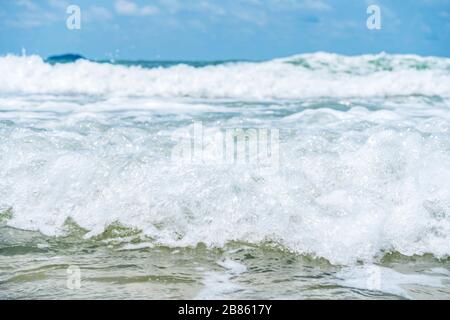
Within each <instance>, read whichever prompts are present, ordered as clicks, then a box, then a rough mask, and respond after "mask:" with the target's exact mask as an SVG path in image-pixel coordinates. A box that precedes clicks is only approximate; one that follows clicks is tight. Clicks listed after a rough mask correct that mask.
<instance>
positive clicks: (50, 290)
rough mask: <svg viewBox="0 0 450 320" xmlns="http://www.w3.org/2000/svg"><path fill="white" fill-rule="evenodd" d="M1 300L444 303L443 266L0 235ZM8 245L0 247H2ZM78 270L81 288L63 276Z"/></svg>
mask: <svg viewBox="0 0 450 320" xmlns="http://www.w3.org/2000/svg"><path fill="white" fill-rule="evenodd" d="M0 231H1V234H2V238H1V240H2V248H1V249H0V262H1V263H0V266H1V268H0V286H1V289H2V290H1V291H0V292H1V293H0V297H1V298H2V299H5V298H6V299H28V298H32V299H449V298H450V281H449V275H450V271H449V270H448V261H446V260H443V261H437V260H436V259H434V258H433V257H431V256H425V257H409V258H408V257H403V256H400V255H392V256H387V257H385V258H384V259H383V260H382V261H380V262H379V263H377V264H376V265H364V264H358V265H355V266H352V267H344V266H333V265H331V264H329V263H328V262H327V261H325V260H323V259H314V258H312V257H308V256H299V255H298V254H295V253H290V252H287V251H285V250H283V249H281V248H278V247H276V246H274V245H273V244H266V245H259V246H255V245H251V244H245V243H230V244H229V245H227V246H225V247H224V248H221V249H207V248H206V247H205V246H203V245H199V246H197V247H196V248H168V247H154V248H139V247H140V245H139V244H136V245H135V246H133V245H130V244H128V243H123V242H122V241H125V240H124V239H121V240H118V239H115V240H112V239H103V240H98V241H86V240H82V239H80V238H77V237H76V236H70V237H64V238H60V239H55V238H48V237H44V236H42V235H39V234H38V233H32V232H24V231H19V230H14V229H11V228H2V229H0ZM8 241H12V242H13V243H11V244H9V245H5V242H6V243H7V242H8ZM73 267H77V268H79V270H80V279H81V282H80V287H79V288H78V287H73V286H71V285H70V283H69V284H68V281H70V274H68V270H71V268H73Z"/></svg>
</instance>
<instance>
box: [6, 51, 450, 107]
mask: <svg viewBox="0 0 450 320" xmlns="http://www.w3.org/2000/svg"><path fill="white" fill-rule="evenodd" d="M449 69H450V59H446V58H435V57H430V58H423V57H418V56H396V55H386V54H380V55H367V56H359V57H343V56H339V55H334V54H325V53H318V54H314V55H300V56H294V57H291V58H287V59H278V60H273V61H268V62H261V63H249V62H247V63H243V62H241V63H229V64H222V65H212V66H206V67H202V68H194V67H191V66H187V65H177V66H173V67H170V68H156V69H143V68H140V67H125V66H118V65H110V64H100V63H94V62H89V61H86V60H79V61H77V62H75V63H71V64H58V65H49V64H47V63H45V62H44V61H43V60H42V59H41V58H40V57H38V56H28V57H18V56H6V57H1V58H0V74H1V75H2V76H1V78H0V93H3V94H7V93H8V94H9V93H14V94H17V93H23V94H31V93H34V94H83V95H104V96H108V97H109V96H112V95H113V96H128V95H134V96H136V95H138V96H151V97H191V98H237V99H245V100H262V99H299V98H308V97H309V98H310V97H323V96H333V97H369V96H398V95H440V96H449V95H450V73H449Z"/></svg>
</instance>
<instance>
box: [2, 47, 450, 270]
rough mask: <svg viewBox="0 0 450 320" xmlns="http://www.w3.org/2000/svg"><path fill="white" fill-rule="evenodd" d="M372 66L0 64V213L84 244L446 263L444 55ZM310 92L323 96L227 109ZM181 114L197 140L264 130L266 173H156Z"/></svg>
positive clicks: (448, 145) (448, 141)
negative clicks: (107, 234)
mask: <svg viewBox="0 0 450 320" xmlns="http://www.w3.org/2000/svg"><path fill="white" fill-rule="evenodd" d="M372 58H373V59H375V58H377V57H372ZM372 58H371V57H368V56H365V57H354V58H343V57H339V56H334V55H324V56H320V55H319V56H317V57H316V56H313V57H307V56H301V57H294V58H290V59H288V60H276V61H271V62H265V63H259V64H257V63H239V64H229V65H221V66H210V67H205V68H198V69H195V68H192V67H188V66H178V67H172V68H168V69H152V70H146V69H140V68H126V67H122V66H112V65H107V64H96V63H92V62H86V61H79V62H76V63H74V64H68V65H57V66H50V65H47V64H45V63H43V62H42V60H41V59H40V58H38V57H14V56H9V57H4V58H0V74H1V75H2V76H1V78H0V93H1V96H0V109H1V110H3V111H2V112H0V208H12V212H13V217H12V218H11V219H9V220H8V221H7V223H8V224H9V225H10V226H13V227H18V228H21V229H29V230H39V231H40V232H42V233H44V234H48V235H60V234H62V233H63V232H64V228H63V225H64V223H65V221H66V220H67V218H69V217H70V218H72V219H73V220H74V221H75V222H76V223H77V224H79V225H80V226H81V227H83V228H85V229H87V230H88V231H89V233H88V234H87V237H89V236H93V235H97V234H99V233H101V232H103V230H104V229H105V227H107V226H108V225H110V224H111V223H113V222H120V223H121V224H123V225H126V226H130V227H133V228H138V229H140V230H142V232H143V233H144V234H145V235H146V236H148V237H150V240H148V238H147V240H146V241H150V243H154V244H163V245H167V246H196V245H197V244H199V243H205V244H207V245H208V246H218V247H221V246H224V245H225V244H227V243H228V242H230V241H234V240H237V241H247V242H251V243H261V242H267V241H270V242H275V243H277V244H279V245H281V246H283V247H284V248H286V249H288V250H291V251H294V252H297V253H300V254H303V253H305V254H311V255H314V256H317V257H323V258H326V259H328V260H329V261H330V262H332V263H336V264H352V263H355V262H357V261H358V260H362V261H374V260H377V259H378V258H379V257H382V256H383V255H384V254H385V253H386V252H400V253H402V254H404V255H414V254H418V255H421V254H426V253H431V254H433V255H434V256H436V257H440V258H443V257H448V255H449V254H450V153H449V150H450V133H449V130H448V128H449V125H450V111H449V110H450V109H449V108H450V99H449V97H448V95H449V93H450V90H449V88H450V81H449V79H450V78H449V71H448V59H440V58H420V57H408V58H406V57H403V58H402V57H398V56H382V57H378V59H381V58H383V59H385V60H386V59H387V60H388V61H390V62H389V63H390V65H389V67H386V66H384V67H383V68H385V69H386V68H387V69H389V68H393V70H391V71H387V70H378V69H377V68H380V67H378V66H374V64H373V63H367V61H368V60H370V59H372ZM299 59H303V60H305V59H306V61H309V63H310V65H308V67H304V66H301V65H300V66H299V65H292V63H293V62H295V63H297V64H298V63H300V64H302V63H304V61H299ZM308 59H309V60H308ZM402 59H403V60H402ZM328 60H330V61H331V62H330V63H335V65H333V68H326V70H323V69H321V68H322V67H321V66H322V65H323V64H324V63H319V62H317V61H322V62H324V61H328ZM377 63H378V64H380V63H381V62H377ZM383 63H388V62H383ZM345 64H347V65H345ZM417 64H419V65H420V66H421V67H417ZM424 65H425V66H426V68H425V67H424ZM344 67H345V68H344ZM358 67H359V69H358ZM336 68H337V70H335V69H336ZM340 68H343V69H340ZM355 68H356V69H358V70H357V72H356V71H355V73H354V74H349V73H348V72H349V70H355ZM370 68H373V69H374V70H372V71H371V72H369V69H370ZM422 68H424V70H422ZM317 69H318V70H317ZM330 70H331V71H330ZM372 72H375V73H372ZM375 80H377V81H375ZM367 81H368V82H367ZM70 93H72V94H74V93H77V94H76V95H69V94H70ZM60 94H63V95H60ZM90 94H94V95H95V94H99V95H101V96H102V97H97V96H90ZM416 94H418V95H430V97H424V96H415V95H416ZM136 95H138V96H139V97H136ZM145 95H148V97H145ZM385 95H388V96H390V97H384V98H383V97H378V96H385ZM398 95H401V96H402V97H394V96H398ZM434 95H438V96H439V97H435V96H434ZM164 96H167V97H170V99H168V98H163V97H164ZM180 96H189V97H191V98H202V97H203V98H205V97H208V98H217V97H222V98H225V97H226V98H228V99H231V102H232V103H231V105H230V100H228V101H227V103H221V102H217V101H216V100H213V101H211V100H204V101H203V102H201V103H199V102H198V101H197V102H186V101H185V100H182V101H181V100H180V101H174V100H173V99H175V98H177V97H180ZM316 96H327V98H326V99H324V100H323V99H309V100H303V101H301V102H284V103H282V104H279V103H278V102H273V101H272V102H269V104H267V103H262V102H260V103H256V104H249V103H244V101H243V100H246V101H248V100H252V99H256V100H258V99H275V98H296V99H297V98H301V97H309V98H311V97H316ZM349 96H356V97H358V98H356V99H355V98H349ZM431 96H433V97H431ZM190 117H193V118H194V120H202V121H204V122H205V123H204V126H205V128H206V130H211V131H212V132H214V130H216V127H219V128H234V127H239V126H244V127H253V126H257V127H266V128H277V129H279V130H280V139H281V141H280V169H279V170H277V171H270V170H269V171H267V170H260V168H258V167H256V166H252V165H241V166H239V165H231V166H226V165H210V164H208V163H206V164H203V165H198V164H195V165H194V164H180V163H173V162H171V161H170V153H171V150H172V147H173V146H174V143H175V142H174V141H173V140H172V137H173V133H174V132H176V130H181V131H183V130H184V129H185V128H188V125H189V123H190V122H191V121H192V119H191V118H190ZM208 128H209V129H208ZM183 132H184V131H183ZM3 211H4V210H3ZM2 220H4V218H2Z"/></svg>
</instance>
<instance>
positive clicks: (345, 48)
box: [0, 0, 450, 60]
mask: <svg viewBox="0 0 450 320" xmlns="http://www.w3.org/2000/svg"><path fill="white" fill-rule="evenodd" d="M70 4H74V5H78V6H79V7H80V8H81V17H82V22H81V23H82V24H81V30H68V29H67V28H66V19H67V16H68V15H67V14H66V8H67V6H68V5H70ZM370 4H376V5H379V6H380V8H381V15H382V28H381V30H368V29H367V27H366V20H367V18H368V14H367V13H366V9H367V7H368V6H369V5H370ZM22 48H24V49H26V51H27V53H29V54H31V53H33V54H34V53H36V54H39V55H41V56H44V57H46V56H48V55H52V54H60V53H67V52H73V53H81V54H83V55H85V56H87V57H90V58H97V59H105V58H106V59H108V58H115V59H147V60H160V59H161V60H180V59H186V60H221V59H255V60H260V59H270V58H273V57H283V56H290V55H293V54H297V53H305V52H316V51H327V52H335V53H340V54H349V55H355V54H363V53H378V52H381V51H385V52H388V53H415V54H420V55H437V56H446V57H450V0H373V1H372V0H98V1H93V0H40V1H39V0H37V1H31V0H0V55H4V54H7V53H20V52H21V51H22Z"/></svg>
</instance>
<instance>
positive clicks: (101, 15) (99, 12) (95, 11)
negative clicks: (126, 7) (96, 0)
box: [85, 5, 114, 21]
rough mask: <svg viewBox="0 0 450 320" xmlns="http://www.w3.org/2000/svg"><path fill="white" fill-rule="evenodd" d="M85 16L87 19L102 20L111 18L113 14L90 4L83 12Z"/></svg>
mask: <svg viewBox="0 0 450 320" xmlns="http://www.w3.org/2000/svg"><path fill="white" fill-rule="evenodd" d="M85 17H86V19H87V20H89V21H97V20H98V21H104V20H111V19H112V18H113V17H114V16H113V14H112V13H111V12H110V11H109V10H108V9H106V8H105V7H101V6H95V5H94V6H90V7H89V8H88V10H87V12H86V14H85Z"/></svg>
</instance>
